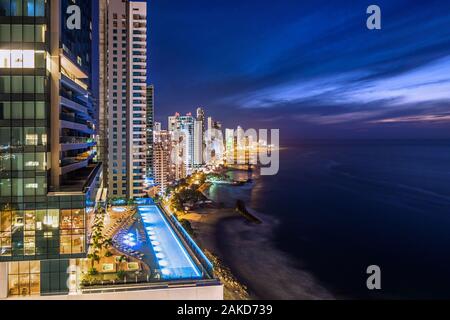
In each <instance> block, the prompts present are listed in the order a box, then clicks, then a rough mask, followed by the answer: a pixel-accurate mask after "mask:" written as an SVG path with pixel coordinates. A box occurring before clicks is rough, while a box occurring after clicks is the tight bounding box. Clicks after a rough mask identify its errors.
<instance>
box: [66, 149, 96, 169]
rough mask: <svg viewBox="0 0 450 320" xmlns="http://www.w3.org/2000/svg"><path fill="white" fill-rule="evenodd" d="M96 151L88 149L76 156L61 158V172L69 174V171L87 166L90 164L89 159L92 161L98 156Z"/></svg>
mask: <svg viewBox="0 0 450 320" xmlns="http://www.w3.org/2000/svg"><path fill="white" fill-rule="evenodd" d="M96 154H97V153H96V152H95V151H88V152H85V153H82V154H80V155H78V156H76V157H66V158H64V159H62V160H61V165H60V167H61V174H63V175H64V174H67V173H69V172H72V171H75V170H78V169H81V168H85V167H87V166H88V164H89V161H91V160H92V159H93V158H94V157H95V156H96Z"/></svg>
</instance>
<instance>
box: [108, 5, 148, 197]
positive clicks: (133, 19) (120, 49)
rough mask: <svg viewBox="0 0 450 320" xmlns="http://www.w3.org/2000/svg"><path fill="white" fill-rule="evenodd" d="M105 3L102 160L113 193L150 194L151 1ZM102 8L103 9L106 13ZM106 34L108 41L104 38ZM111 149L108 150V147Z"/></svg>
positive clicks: (131, 195)
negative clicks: (147, 181) (147, 185)
mask: <svg viewBox="0 0 450 320" xmlns="http://www.w3.org/2000/svg"><path fill="white" fill-rule="evenodd" d="M101 2H102V3H101V4H100V6H101V9H100V14H101V15H104V16H101V17H100V32H102V31H103V32H105V34H101V35H100V55H102V54H105V55H106V58H104V59H103V58H101V60H100V69H101V70H104V72H105V74H106V76H104V77H102V76H101V79H100V87H101V90H103V91H102V92H103V96H102V97H100V99H101V101H100V104H101V107H100V109H101V110H103V112H100V122H101V123H102V124H103V127H104V128H103V131H104V136H105V137H107V139H105V140H107V141H103V144H104V152H103V155H104V156H103V158H102V159H103V160H104V162H105V163H106V166H107V172H106V176H107V178H106V181H107V187H108V195H109V196H110V197H113V198H129V199H132V198H136V197H142V196H144V195H145V192H144V183H145V179H146V163H147V157H148V154H147V130H148V128H147V124H146V117H147V112H146V108H147V99H146V90H147V85H146V81H147V3H146V2H137V1H127V0H109V1H106V0H102V1H101ZM102 10H103V12H102ZM102 39H103V41H102ZM105 150H106V151H105Z"/></svg>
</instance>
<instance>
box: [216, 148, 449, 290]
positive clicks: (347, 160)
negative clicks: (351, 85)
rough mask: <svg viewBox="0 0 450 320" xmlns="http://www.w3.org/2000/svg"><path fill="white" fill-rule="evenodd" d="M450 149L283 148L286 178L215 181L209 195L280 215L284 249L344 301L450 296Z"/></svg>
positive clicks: (279, 239) (238, 174) (280, 241)
mask: <svg viewBox="0 0 450 320" xmlns="http://www.w3.org/2000/svg"><path fill="white" fill-rule="evenodd" d="M449 146H450V143H442V142H430V141H426V142H420V141H419V142H411V141H409V142H402V141H395V142H392V141H391V142H387V141H378V142H367V143H366V142H358V143H352V142H346V143H334V142H331V143H326V144H305V145H303V146H301V148H298V147H297V148H291V149H288V150H284V151H282V152H281V163H282V166H280V172H279V174H278V175H276V176H263V177H259V176H257V175H256V174H253V176H252V178H253V179H254V183H253V185H252V186H248V185H247V186H244V187H235V186H227V185H215V186H212V187H211V189H210V196H211V198H212V199H213V200H215V201H218V202H223V203H225V204H226V205H227V206H234V204H235V200H236V199H242V200H244V201H245V202H246V203H247V205H248V206H249V207H250V208H252V209H254V210H256V211H258V212H263V213H265V214H268V215H272V216H276V218H277V219H278V220H279V221H280V225H279V227H278V228H277V230H276V237H275V239H274V240H275V244H276V245H277V247H278V248H280V249H281V250H283V251H284V252H286V253H288V254H289V255H290V257H291V258H292V260H293V261H296V262H298V263H301V264H302V265H304V266H306V268H307V269H308V270H309V271H311V272H312V273H313V274H314V275H315V276H316V277H317V278H318V279H319V280H320V281H321V282H322V283H323V284H324V285H325V286H326V287H327V288H328V289H330V290H331V291H332V292H334V293H335V294H337V295H342V296H352V297H367V298H371V297H377V296H380V295H381V296H383V297H412V298H414V297H441V298H450V291H448V288H449V287H450V271H448V265H450V255H449V254H448V248H449V247H450V233H449V232H448V230H450V214H449V213H450V183H449V181H450V170H449V164H450V147H449ZM232 174H233V175H235V178H236V179H240V178H242V179H245V178H246V175H247V172H233V173H232ZM371 264H377V265H379V266H380V267H381V270H382V275H383V287H384V288H383V290H382V291H381V292H376V293H374V292H368V291H367V289H366V287H365V281H366V274H365V270H366V268H367V266H369V265H371ZM411 279H414V282H412V281H411Z"/></svg>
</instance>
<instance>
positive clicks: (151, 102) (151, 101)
mask: <svg viewBox="0 0 450 320" xmlns="http://www.w3.org/2000/svg"><path fill="white" fill-rule="evenodd" d="M154 94H155V88H154V86H153V85H150V86H148V87H147V110H146V111H147V123H146V125H147V167H146V174H147V178H149V179H153V178H154V177H153V130H154V128H153V126H154V115H155V110H154V106H155V96H154Z"/></svg>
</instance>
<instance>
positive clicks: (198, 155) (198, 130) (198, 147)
mask: <svg viewBox="0 0 450 320" xmlns="http://www.w3.org/2000/svg"><path fill="white" fill-rule="evenodd" d="M202 164H203V121H199V120H195V121H194V166H195V167H197V168H198V167H200V166H202Z"/></svg>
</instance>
